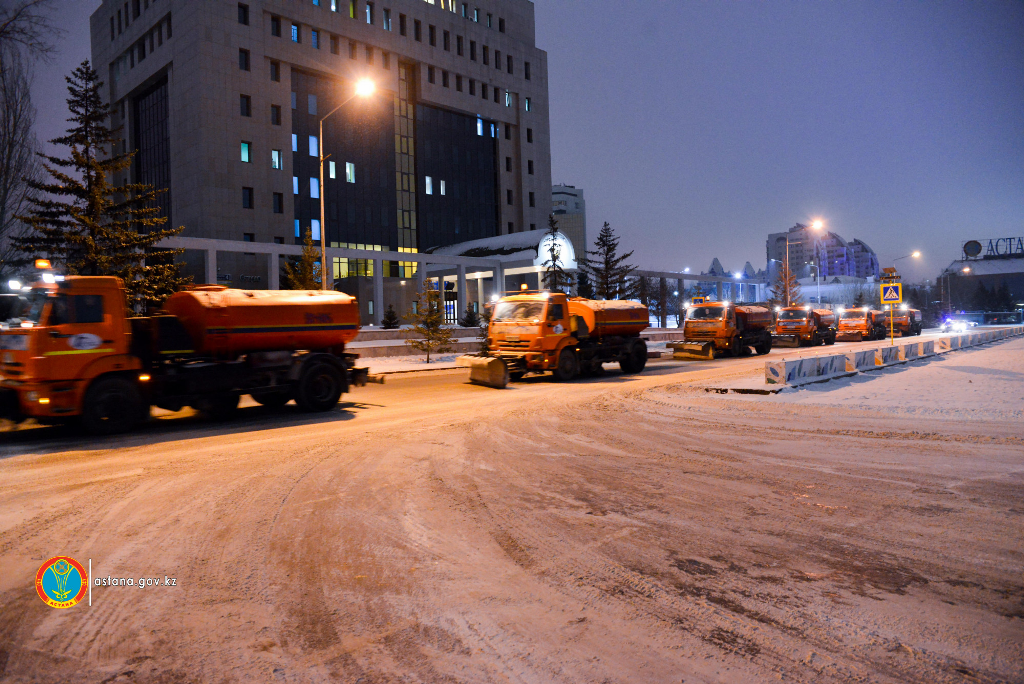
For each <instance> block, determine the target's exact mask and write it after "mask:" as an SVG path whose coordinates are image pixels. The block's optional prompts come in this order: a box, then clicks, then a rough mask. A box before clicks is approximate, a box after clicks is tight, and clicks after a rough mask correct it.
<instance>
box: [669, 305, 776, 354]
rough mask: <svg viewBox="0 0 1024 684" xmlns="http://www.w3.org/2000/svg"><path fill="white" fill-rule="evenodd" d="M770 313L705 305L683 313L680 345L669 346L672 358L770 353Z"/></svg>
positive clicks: (752, 308) (762, 309) (754, 308)
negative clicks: (748, 352) (749, 351)
mask: <svg viewBox="0 0 1024 684" xmlns="http://www.w3.org/2000/svg"><path fill="white" fill-rule="evenodd" d="M771 324H772V312H771V311H770V310H768V309H767V308H765V307H763V306H753V305H743V304H736V303H734V302H727V301H726V302H707V303H704V304H699V305H696V306H691V307H689V308H687V310H686V320H685V321H684V322H683V340H684V341H683V342H682V343H679V342H670V343H669V344H668V346H669V347H670V348H672V349H675V354H673V356H674V357H675V358H696V359H714V358H715V357H717V356H724V355H729V356H740V355H742V354H744V353H746V352H747V349H748V348H750V347H753V349H754V351H756V352H757V353H758V354H767V353H768V352H770V351H771V350H772V335H771V332H770V328H771Z"/></svg>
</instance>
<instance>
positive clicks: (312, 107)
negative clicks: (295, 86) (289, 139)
mask: <svg viewBox="0 0 1024 684" xmlns="http://www.w3.org/2000/svg"><path fill="white" fill-rule="evenodd" d="M306 111H308V112H309V113H310V114H312V115H313V116H316V95H307V96H306Z"/></svg>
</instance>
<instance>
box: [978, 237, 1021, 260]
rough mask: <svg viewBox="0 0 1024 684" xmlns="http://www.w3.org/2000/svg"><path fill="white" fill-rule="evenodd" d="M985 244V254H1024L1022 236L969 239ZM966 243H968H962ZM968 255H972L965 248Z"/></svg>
mask: <svg viewBox="0 0 1024 684" xmlns="http://www.w3.org/2000/svg"><path fill="white" fill-rule="evenodd" d="M970 242H981V243H982V244H983V245H985V256H987V257H989V256H1024V237H1004V238H990V239H987V240H978V241H975V240H971V241H970ZM964 244H965V245H967V244H968V243H964ZM965 253H968V255H969V256H974V255H973V254H970V253H969V252H967V250H965Z"/></svg>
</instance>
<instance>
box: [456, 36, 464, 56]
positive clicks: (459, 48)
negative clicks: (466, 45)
mask: <svg viewBox="0 0 1024 684" xmlns="http://www.w3.org/2000/svg"><path fill="white" fill-rule="evenodd" d="M462 48H463V41H462V36H455V54H457V55H458V56H459V57H462V56H463V55H462V53H463V49H462Z"/></svg>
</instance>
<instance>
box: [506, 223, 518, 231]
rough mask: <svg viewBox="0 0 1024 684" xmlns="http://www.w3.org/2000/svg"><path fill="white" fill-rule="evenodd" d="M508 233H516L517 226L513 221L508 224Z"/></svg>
mask: <svg viewBox="0 0 1024 684" xmlns="http://www.w3.org/2000/svg"><path fill="white" fill-rule="evenodd" d="M508 232H510V233H514V232H516V224H514V223H512V222H511V221H509V222H508Z"/></svg>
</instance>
